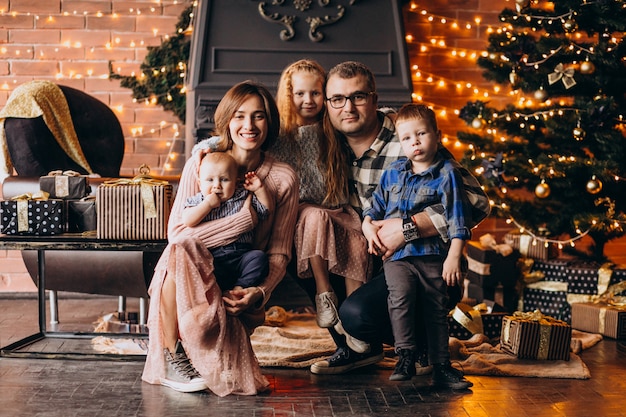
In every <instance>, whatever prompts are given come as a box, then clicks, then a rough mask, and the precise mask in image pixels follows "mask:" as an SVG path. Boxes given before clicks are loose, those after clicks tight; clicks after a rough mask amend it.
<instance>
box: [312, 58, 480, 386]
mask: <svg viewBox="0 0 626 417" xmlns="http://www.w3.org/2000/svg"><path fill="white" fill-rule="evenodd" d="M326 100H327V104H328V106H327V111H326V114H325V116H324V130H325V133H326V134H327V135H328V136H329V140H331V141H332V140H336V141H339V143H340V144H341V145H342V148H343V149H344V150H345V152H346V157H347V161H348V164H349V166H350V175H349V180H350V184H349V187H350V202H351V204H352V206H354V207H355V209H357V211H359V213H360V212H362V210H363V209H364V208H365V207H369V204H370V203H369V199H370V197H371V195H372V192H373V191H374V189H375V188H376V186H377V185H378V183H379V181H380V177H381V175H382V173H383V171H384V170H385V169H386V168H387V166H388V165H389V164H390V163H391V162H393V161H395V160H397V159H398V158H400V157H402V156H404V153H403V151H402V147H401V146H400V142H399V140H398V138H397V136H396V134H395V127H394V124H393V121H392V119H391V118H390V117H389V116H388V115H387V114H385V113H383V112H382V111H380V110H379V109H378V96H377V94H376V81H375V79H374V75H373V74H372V72H371V71H370V69H369V68H368V67H367V66H365V65H363V64H361V63H359V62H353V61H348V62H343V63H340V64H338V65H337V66H335V67H334V68H332V69H331V70H330V71H329V72H328V75H327V79H326ZM440 152H441V153H442V154H443V155H444V156H445V157H446V158H450V159H453V157H452V155H451V154H450V153H449V152H448V151H447V150H446V149H445V148H443V147H442V148H440ZM462 171H463V180H464V187H465V191H466V193H467V194H468V198H469V201H470V203H471V204H472V206H473V211H472V220H473V222H474V225H475V224H478V223H479V222H480V221H482V220H483V219H484V218H485V217H487V215H488V214H489V211H490V208H489V201H488V198H487V196H486V195H485V193H484V192H483V191H482V189H481V188H480V184H479V183H478V181H477V180H476V178H474V177H473V176H472V175H471V174H470V173H469V172H468V171H467V170H466V169H462ZM442 211H443V207H442V206H441V205H436V206H432V207H428V208H427V209H426V210H425V211H424V212H422V213H417V214H414V215H413V216H410V217H407V218H406V219H389V220H384V221H382V222H380V224H382V227H381V229H380V230H379V238H380V239H381V241H382V243H383V244H384V246H385V249H386V252H385V253H381V254H380V255H381V256H382V257H383V259H384V258H385V257H387V256H390V255H391V254H393V252H394V251H395V250H396V249H397V248H399V247H401V246H403V245H404V244H405V243H406V242H409V241H411V240H414V239H419V238H420V237H426V236H437V235H440V236H441V238H442V239H444V240H447V239H448V235H447V224H446V220H445V218H444V216H443V215H442V214H441V213H442ZM387 295H388V291H387V287H386V284H385V279H384V275H383V273H382V269H381V272H380V273H378V274H377V275H376V276H375V277H373V278H372V279H371V280H370V281H368V282H366V283H365V284H364V285H363V286H361V287H360V288H359V289H357V290H356V291H354V292H353V293H352V294H351V295H350V297H348V298H347V299H346V300H345V301H344V302H343V303H342V304H341V306H340V309H339V317H340V320H341V323H342V324H343V328H340V329H338V330H339V331H340V332H341V333H337V332H336V331H335V329H331V334H332V336H333V339H334V340H335V343H336V344H337V351H335V353H334V354H333V355H332V356H331V357H330V358H328V359H326V360H323V361H320V362H316V363H314V364H313V365H311V372H312V373H315V374H341V373H344V372H347V371H350V370H352V369H356V368H360V367H363V366H367V365H371V364H374V363H376V362H378V361H380V360H381V359H382V357H383V355H382V343H386V344H389V345H393V336H392V333H391V323H390V321H389V313H388V311H387ZM457 298H460V296H457ZM417 322H418V323H421V320H417ZM418 334H422V335H423V334H424V332H423V331H421V329H420V331H418ZM346 338H347V339H348V341H350V340H353V339H354V338H356V339H357V340H359V341H362V342H366V343H363V344H364V345H365V346H367V344H369V349H365V350H364V351H362V352H360V353H359V352H356V351H355V350H353V349H351V348H350V347H348V343H346ZM422 339H423V343H424V346H423V347H422V350H423V351H422V352H421V353H422V355H420V357H419V360H418V364H417V365H416V366H418V367H419V368H421V369H417V370H416V373H417V375H424V374H426V373H429V372H430V371H431V370H432V367H431V366H428V360H427V355H426V352H427V346H426V340H425V337H423V338H422ZM363 344H358V345H359V346H360V345H363ZM350 345H351V346H352V347H353V348H354V343H351V344H350ZM420 365H421V366H420Z"/></svg>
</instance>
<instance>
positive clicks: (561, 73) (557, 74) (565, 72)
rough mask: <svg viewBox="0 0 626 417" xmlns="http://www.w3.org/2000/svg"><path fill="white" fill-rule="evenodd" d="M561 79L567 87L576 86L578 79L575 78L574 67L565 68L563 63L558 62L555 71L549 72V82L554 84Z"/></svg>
mask: <svg viewBox="0 0 626 417" xmlns="http://www.w3.org/2000/svg"><path fill="white" fill-rule="evenodd" d="M559 80H563V85H564V86H565V88H571V87H573V86H575V85H576V80H574V68H565V67H564V66H563V64H558V65H557V66H556V67H555V68H554V72H553V73H552V74H548V82H549V83H550V85H552V84H554V83H555V82H557V81H559Z"/></svg>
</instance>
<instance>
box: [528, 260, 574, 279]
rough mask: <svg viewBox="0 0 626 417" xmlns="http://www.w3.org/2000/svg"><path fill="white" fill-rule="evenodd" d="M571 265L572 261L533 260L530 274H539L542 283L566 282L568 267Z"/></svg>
mask: <svg viewBox="0 0 626 417" xmlns="http://www.w3.org/2000/svg"><path fill="white" fill-rule="evenodd" d="M571 263H572V260H570V259H558V258H557V259H550V260H546V261H540V260H535V261H534V262H533V264H532V266H531V269H530V270H531V272H541V273H542V274H543V280H544V281H558V282H567V277H568V276H569V270H568V267H569V265H570V264H571Z"/></svg>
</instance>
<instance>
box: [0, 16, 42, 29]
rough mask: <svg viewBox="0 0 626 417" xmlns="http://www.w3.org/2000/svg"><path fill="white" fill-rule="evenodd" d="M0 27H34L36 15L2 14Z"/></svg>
mask: <svg viewBox="0 0 626 417" xmlns="http://www.w3.org/2000/svg"><path fill="white" fill-rule="evenodd" d="M0 27H2V28H4V29H32V28H34V27H35V16H32V15H31V16H27V15H15V16H13V15H8V14H7V15H0Z"/></svg>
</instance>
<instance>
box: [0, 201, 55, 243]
mask: <svg viewBox="0 0 626 417" xmlns="http://www.w3.org/2000/svg"><path fill="white" fill-rule="evenodd" d="M64 228H65V217H64V201H63V200H46V199H45V196H31V195H27V194H25V195H23V196H18V197H15V198H14V199H13V200H9V201H0V232H2V233H4V234H7V235H58V234H61V233H63V232H64Z"/></svg>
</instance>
